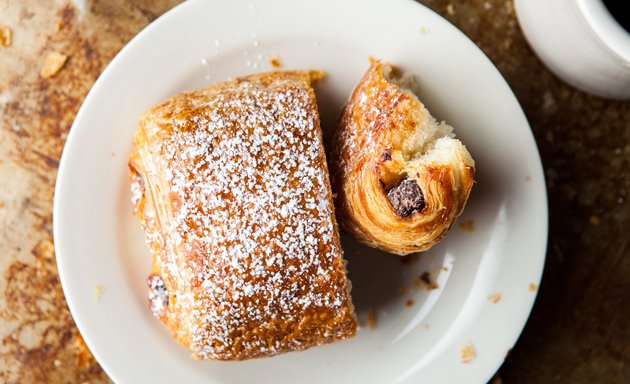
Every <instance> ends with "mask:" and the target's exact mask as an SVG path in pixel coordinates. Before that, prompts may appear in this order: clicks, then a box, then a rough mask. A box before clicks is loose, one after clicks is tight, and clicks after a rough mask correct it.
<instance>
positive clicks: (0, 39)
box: [0, 25, 13, 48]
mask: <svg viewBox="0 0 630 384" xmlns="http://www.w3.org/2000/svg"><path fill="white" fill-rule="evenodd" d="M12 41H13V31H12V30H11V28H9V27H5V26H4V25H0V45H2V46H3V47H5V48H8V47H10V46H11V42H12Z"/></svg>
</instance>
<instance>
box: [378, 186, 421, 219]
mask: <svg viewBox="0 0 630 384" xmlns="http://www.w3.org/2000/svg"><path fill="white" fill-rule="evenodd" d="M387 199H388V200H389V203H390V204H391V205H392V207H394V210H396V213H397V214H398V216H400V217H407V216H409V215H411V214H412V213H413V212H415V211H421V210H422V208H424V196H423V195H422V191H421V190H420V187H419V186H418V183H417V182H416V181H415V180H413V179H404V180H403V181H401V182H400V184H398V186H396V187H394V188H392V189H390V190H389V192H387Z"/></svg>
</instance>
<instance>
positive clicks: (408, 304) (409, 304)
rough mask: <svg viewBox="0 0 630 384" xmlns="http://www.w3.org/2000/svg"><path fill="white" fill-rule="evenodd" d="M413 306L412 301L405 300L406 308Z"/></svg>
mask: <svg viewBox="0 0 630 384" xmlns="http://www.w3.org/2000/svg"><path fill="white" fill-rule="evenodd" d="M413 304H414V301H413V300H411V299H409V300H407V302H406V303H405V306H407V307H411V306H412V305H413Z"/></svg>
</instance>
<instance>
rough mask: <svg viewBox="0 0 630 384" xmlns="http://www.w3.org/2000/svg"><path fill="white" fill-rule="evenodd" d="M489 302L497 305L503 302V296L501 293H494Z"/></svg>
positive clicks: (489, 297)
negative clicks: (500, 301)
mask: <svg viewBox="0 0 630 384" xmlns="http://www.w3.org/2000/svg"><path fill="white" fill-rule="evenodd" d="M488 300H490V301H491V302H492V303H493V304H496V303H498V302H499V300H501V294H500V293H499V292H497V293H493V294H492V295H490V296H488Z"/></svg>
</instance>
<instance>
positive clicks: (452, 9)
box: [446, 3, 455, 16]
mask: <svg viewBox="0 0 630 384" xmlns="http://www.w3.org/2000/svg"><path fill="white" fill-rule="evenodd" d="M446 13H448V15H449V16H453V15H454V14H455V7H454V6H453V4H451V3H449V4H448V5H447V6H446Z"/></svg>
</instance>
